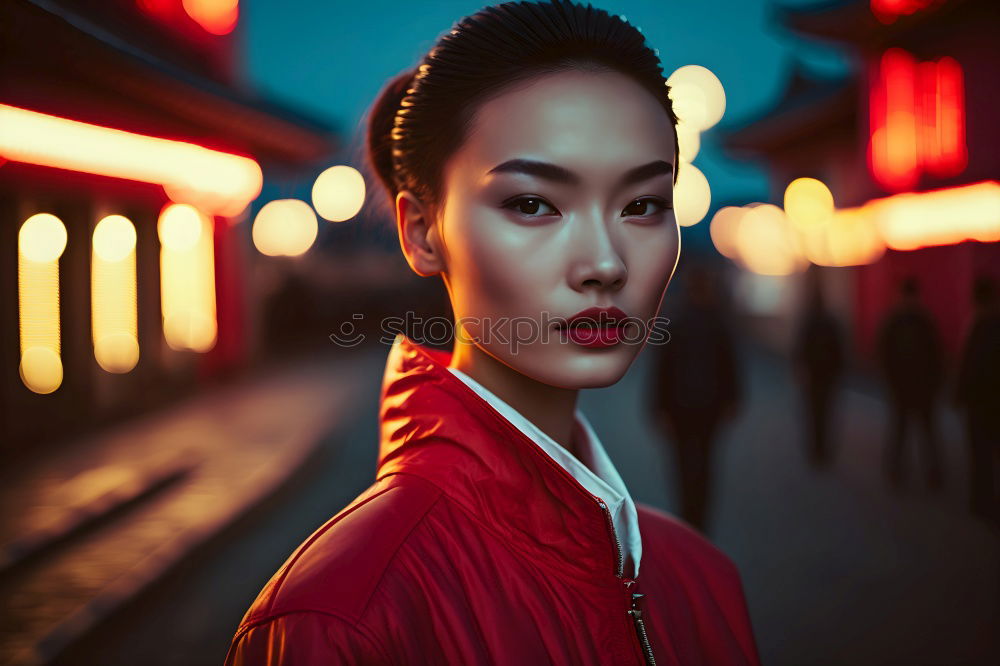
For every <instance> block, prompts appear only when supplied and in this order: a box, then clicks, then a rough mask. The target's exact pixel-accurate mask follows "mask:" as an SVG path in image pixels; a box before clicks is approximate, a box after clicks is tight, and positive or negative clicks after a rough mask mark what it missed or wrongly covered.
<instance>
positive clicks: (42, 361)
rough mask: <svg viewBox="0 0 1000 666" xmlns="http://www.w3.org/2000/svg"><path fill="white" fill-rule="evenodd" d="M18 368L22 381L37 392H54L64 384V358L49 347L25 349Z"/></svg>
mask: <svg viewBox="0 0 1000 666" xmlns="http://www.w3.org/2000/svg"><path fill="white" fill-rule="evenodd" d="M18 370H19V373H20V375H21V381H23V382H24V385H25V386H27V387H28V388H29V389H30V390H32V391H34V392H35V393H41V394H45V393H52V392H53V391H55V390H56V389H57V388H59V385H60V384H62V380H63V365H62V359H61V358H59V354H57V353H56V352H55V350H53V349H51V348H49V347H28V348H27V349H25V350H24V353H23V354H21V365H20V367H19V368H18Z"/></svg>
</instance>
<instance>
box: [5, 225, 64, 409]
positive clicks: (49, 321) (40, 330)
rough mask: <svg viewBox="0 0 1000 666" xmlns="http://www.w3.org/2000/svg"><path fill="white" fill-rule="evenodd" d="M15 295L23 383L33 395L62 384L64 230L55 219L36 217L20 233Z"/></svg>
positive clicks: (51, 389) (50, 390)
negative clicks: (61, 277)
mask: <svg viewBox="0 0 1000 666" xmlns="http://www.w3.org/2000/svg"><path fill="white" fill-rule="evenodd" d="M17 245H18V252H17V297H18V329H19V334H20V335H19V342H20V348H21V362H20V364H19V374H20V375H21V381H23V382H24V385H25V386H27V387H28V389H30V390H31V391H34V392H35V393H43V394H44V393H52V392H53V391H55V390H56V389H57V388H59V385H60V384H61V383H62V378H63V370H62V360H61V358H60V355H59V354H60V336H59V257H60V256H61V255H62V253H63V250H64V249H65V248H66V227H65V226H64V225H63V223H62V221H61V220H60V219H59V218H58V217H56V216H55V215H50V214H48V213H39V214H38V215H32V216H31V217H29V218H28V219H27V220H25V221H24V224H22V225H21V228H20V230H19V231H18V242H17Z"/></svg>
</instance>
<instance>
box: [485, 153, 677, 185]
mask: <svg viewBox="0 0 1000 666" xmlns="http://www.w3.org/2000/svg"><path fill="white" fill-rule="evenodd" d="M673 172H674V167H673V165H671V164H670V162H665V161H663V160H655V161H653V162H650V163H649V164H643V165H642V166H637V167H635V168H634V169H629V170H628V171H626V172H625V175H624V176H622V179H621V182H620V185H623V186H624V185H632V184H634V183H641V182H642V181H644V180H649V179H650V178H652V177H653V176H659V175H661V174H664V175H670V174H672V173H673ZM486 173H487V174H492V173H521V174H525V175H528V176H535V177H536V178H543V179H545V180H551V181H553V182H555V183H561V184H563V185H579V184H580V177H579V176H578V175H576V174H575V173H573V172H572V171H570V170H569V169H566V168H564V167H561V166H559V165H557V164H552V163H551V162H540V161H538V160H525V159H514V160H507V161H506V162H503V163H502V164H498V165H497V166H495V167H493V168H492V169H490V170H489V171H487V172H486Z"/></svg>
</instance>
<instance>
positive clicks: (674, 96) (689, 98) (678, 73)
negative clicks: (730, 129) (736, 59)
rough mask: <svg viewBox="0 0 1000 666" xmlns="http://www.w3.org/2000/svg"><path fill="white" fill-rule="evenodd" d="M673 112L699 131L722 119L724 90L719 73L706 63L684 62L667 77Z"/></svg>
mask: <svg viewBox="0 0 1000 666" xmlns="http://www.w3.org/2000/svg"><path fill="white" fill-rule="evenodd" d="M667 85H668V86H670V99H671V101H672V102H673V107H674V112H675V113H676V114H677V116H678V117H679V118H681V119H683V120H684V121H685V122H687V123H690V124H691V126H692V127H694V128H697V129H698V130H700V131H704V130H707V129H708V128H709V127H712V126H713V125H715V124H716V123H717V122H719V121H720V120H722V116H723V114H725V112H726V91H725V89H724V88H723V87H722V82H721V81H719V77H717V76H716V75H715V74H713V73H712V71H711V70H709V69H708V68H707V67H702V66H701V65H684V66H683V67H679V68H677V69H676V70H675V71H674V73H673V74H671V75H670V77H669V78H668V79H667Z"/></svg>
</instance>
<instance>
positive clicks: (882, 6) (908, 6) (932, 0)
mask: <svg viewBox="0 0 1000 666" xmlns="http://www.w3.org/2000/svg"><path fill="white" fill-rule="evenodd" d="M943 1H944V0H871V7H872V14H874V15H875V17H876V18H877V19H878V20H879V21H881V22H882V23H887V24H888V23H892V22H894V21H895V20H896V19H897V18H899V17H900V16H909V15H910V14H915V13H916V12H918V11H920V10H921V9H926V8H927V7H930V6H931V5H934V4H939V3H941V2H943Z"/></svg>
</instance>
